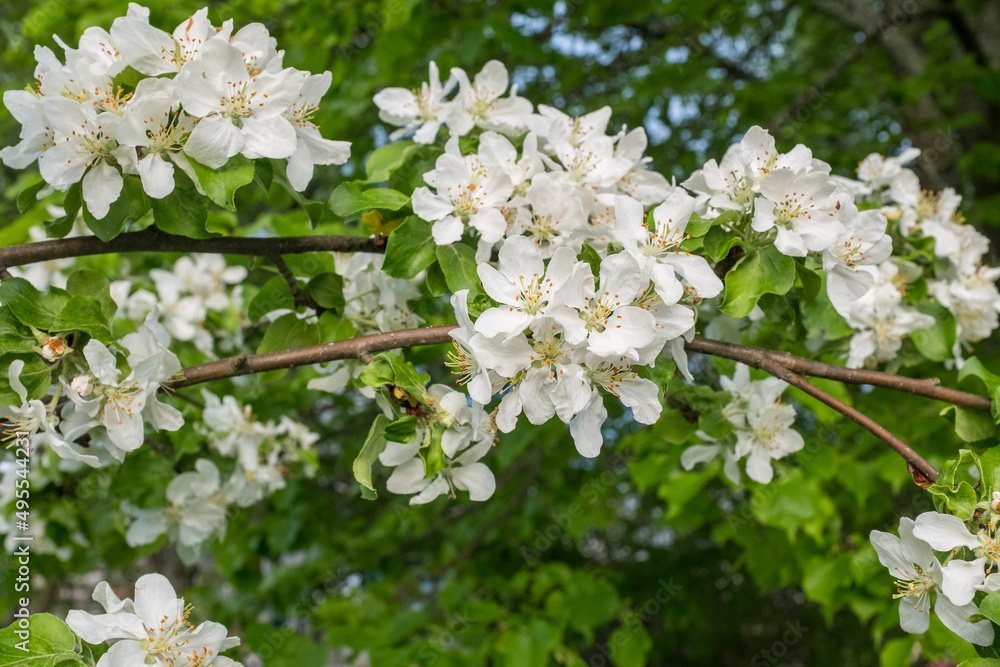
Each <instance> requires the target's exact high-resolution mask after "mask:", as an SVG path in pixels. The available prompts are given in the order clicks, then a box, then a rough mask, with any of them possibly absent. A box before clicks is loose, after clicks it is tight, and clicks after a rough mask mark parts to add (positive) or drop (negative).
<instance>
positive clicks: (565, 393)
mask: <svg viewBox="0 0 1000 667" xmlns="http://www.w3.org/2000/svg"><path fill="white" fill-rule="evenodd" d="M679 196H683V195H682V194H680V195H679ZM615 207H616V210H617V215H616V221H617V225H616V227H615V228H614V231H613V233H614V234H616V235H617V237H619V238H621V239H622V245H623V246H625V248H626V250H624V251H623V252H620V253H617V254H614V255H609V256H607V257H605V258H604V259H602V260H601V262H600V267H599V272H598V273H599V275H598V276H596V277H595V276H594V273H593V269H592V267H591V265H590V264H588V263H586V262H583V261H579V260H578V259H577V256H576V252H575V251H574V250H572V249H571V248H569V247H562V248H558V249H556V250H555V252H553V253H552V256H551V257H550V258H549V259H548V264H546V263H545V262H546V260H545V256H544V253H543V252H542V250H541V249H540V248H539V247H538V246H537V245H536V244H535V243H534V242H532V241H531V240H530V239H528V238H526V237H523V236H512V237H510V238H508V239H507V240H506V241H505V242H504V243H503V245H502V246H501V247H500V253H499V266H498V268H494V267H493V266H492V265H491V264H489V263H487V262H483V263H481V264H479V267H478V271H479V277H480V279H481V280H482V283H483V289H484V290H485V292H486V294H488V295H489V296H490V297H491V298H492V299H493V300H494V301H496V302H497V303H498V304H499V305H497V306H496V307H493V308H489V309H487V310H486V311H484V312H483V313H481V314H480V315H479V316H478V317H477V318H476V319H475V321H473V320H472V318H471V317H470V315H469V310H468V305H467V297H468V294H467V292H466V291H465V290H462V291H459V292H457V293H456V294H455V295H454V297H453V299H452V305H453V306H454V308H455V313H456V316H457V318H458V324H459V327H458V328H457V329H455V330H454V331H453V332H452V337H453V338H454V340H455V342H456V352H455V353H454V355H453V358H452V361H451V365H452V366H453V368H454V369H455V370H456V372H458V373H459V374H460V381H461V382H462V383H465V384H467V385H468V389H469V395H470V396H471V398H472V400H473V401H476V402H478V403H481V404H484V405H485V404H487V403H489V402H491V401H492V399H493V397H494V395H499V398H500V403H499V406H498V409H497V417H496V422H497V426H498V427H499V429H500V430H501V431H502V432H505V433H506V432H509V431H511V430H512V429H513V428H514V426H515V425H516V424H517V418H518V416H519V415H520V414H521V413H522V412H523V413H524V415H525V417H527V419H528V421H529V422H531V423H532V424H543V423H545V422H546V421H548V420H549V419H551V418H552V417H553V416H556V417H558V418H559V419H560V420H561V421H563V422H564V423H566V424H569V427H570V433H571V434H572V436H573V439H574V442H575V443H576V448H577V450H578V451H579V452H580V453H581V454H582V455H584V456H588V457H593V456H596V455H597V453H598V452H599V451H600V448H601V444H602V443H603V436H602V434H601V426H602V424H603V422H604V420H605V419H606V418H607V410H606V409H605V407H604V402H603V398H602V393H601V392H605V393H608V394H611V395H614V396H616V397H618V398H619V399H620V400H621V401H622V403H623V404H624V405H625V406H627V407H629V408H631V409H632V414H633V416H634V417H635V419H636V420H637V421H639V422H641V423H644V424H652V423H654V422H655V421H656V420H657V418H658V417H659V415H660V411H661V405H660V402H659V397H658V389H657V387H656V384H655V383H653V382H652V381H651V380H649V379H646V378H644V377H642V376H640V375H639V374H638V372H637V371H638V370H639V369H640V368H641V367H644V366H653V365H654V364H655V362H656V359H657V357H658V356H659V355H660V352H661V351H662V350H663V349H664V348H665V347H667V346H668V344H669V343H670V342H671V341H677V340H678V339H680V338H681V337H682V336H683V335H684V334H685V333H687V332H688V331H690V330H691V329H692V327H693V326H694V322H695V315H694V312H693V310H692V308H691V307H689V306H687V305H683V304H681V303H679V301H680V299H681V297H682V296H684V294H685V290H684V288H683V286H682V284H681V281H680V279H679V277H678V273H679V274H680V275H681V276H688V275H690V276H692V277H693V279H694V280H695V282H697V281H698V278H706V279H707V278H708V276H711V277H712V278H714V280H715V282H714V283H706V285H708V286H709V293H706V294H704V296H714V295H715V294H718V292H719V291H720V290H721V288H722V285H721V282H719V281H718V278H715V276H714V274H712V272H711V270H710V269H709V267H708V263H707V262H706V261H705V259H704V258H701V257H695V256H689V255H687V254H685V253H675V255H674V256H671V257H667V258H666V259H665V261H661V258H658V257H657V256H656V255H646V254H645V253H643V252H642V251H641V250H640V248H644V247H654V248H655V246H656V242H655V241H653V242H652V244H650V240H651V239H654V238H656V237H659V236H662V237H664V238H669V237H671V236H672V235H674V234H677V233H679V234H683V228H684V225H685V224H686V222H687V218H686V217H685V216H683V215H681V216H678V215H677V213H676V211H677V210H678V206H677V204H676V202H674V201H671V200H668V202H666V203H665V204H663V205H662V206H660V207H659V208H657V210H656V211H654V214H653V218H654V220H655V221H656V223H655V224H656V228H655V229H653V230H652V231H651V230H650V225H649V224H648V223H644V222H643V215H642V205H641V204H640V203H638V202H636V201H635V200H632V199H631V198H628V197H623V196H620V197H618V198H617V199H616V202H615ZM687 214H688V215H690V210H687ZM678 230H679V232H678ZM647 244H650V245H647ZM630 250H631V251H630ZM636 255H638V257H637V256H636ZM679 256H683V260H684V261H683V262H678V263H676V264H675V263H671V261H670V260H672V259H674V258H675V257H679ZM695 276H697V277H695Z"/></svg>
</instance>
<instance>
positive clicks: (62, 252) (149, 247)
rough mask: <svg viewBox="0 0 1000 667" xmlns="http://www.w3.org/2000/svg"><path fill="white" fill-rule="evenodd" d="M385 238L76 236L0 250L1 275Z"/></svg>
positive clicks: (284, 251)
mask: <svg viewBox="0 0 1000 667" xmlns="http://www.w3.org/2000/svg"><path fill="white" fill-rule="evenodd" d="M384 250H385V239H373V238H368V237H363V236H342V235H316V236H282V237H275V238H241V237H229V236H226V237H218V238H209V239H192V238H188V237H186V236H178V235H176V234H168V233H166V232H164V231H161V230H160V229H159V228H157V227H148V228H146V229H144V230H142V231H139V232H128V233H125V234H120V235H118V236H116V237H115V238H113V239H112V240H110V241H102V240H101V239H99V238H97V237H96V236H76V237H72V238H66V239H52V240H49V241H37V242H35V243H23V244H21V245H15V246H10V247H9V248H0V271H5V270H6V269H8V268H10V267H12V266H21V265H23V264H34V263H36V262H46V261H49V260H52V259H65V258H67V257H85V256H88V255H106V254H121V253H128V252H207V253H218V254H224V255H253V256H258V257H275V256H281V255H294V254H299V253H305V252H323V251H328V252H383V251H384Z"/></svg>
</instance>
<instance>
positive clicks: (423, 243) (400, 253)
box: [382, 215, 437, 279]
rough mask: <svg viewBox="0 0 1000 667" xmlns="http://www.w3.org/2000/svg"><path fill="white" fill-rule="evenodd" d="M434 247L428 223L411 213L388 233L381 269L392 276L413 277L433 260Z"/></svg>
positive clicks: (435, 245)
mask: <svg viewBox="0 0 1000 667" xmlns="http://www.w3.org/2000/svg"><path fill="white" fill-rule="evenodd" d="M436 248H437V244H436V243H434V237H433V236H431V227H430V225H428V224H427V223H426V222H424V221H423V220H421V219H420V218H418V217H417V216H415V215H411V216H410V217H408V218H407V219H406V220H405V221H404V222H403V224H402V225H400V226H399V228H397V229H396V230H395V231H393V232H392V233H391V234H389V240H388V242H387V243H386V246H385V261H384V262H383V264H382V270H383V271H385V272H386V273H388V274H389V275H390V276H392V277H393V278H406V279H410V278H413V277H414V276H416V275H417V274H418V273H420V272H421V271H423V270H424V269H426V268H427V267H428V266H430V265H431V263H432V262H434V260H435V258H436V255H435V250H436Z"/></svg>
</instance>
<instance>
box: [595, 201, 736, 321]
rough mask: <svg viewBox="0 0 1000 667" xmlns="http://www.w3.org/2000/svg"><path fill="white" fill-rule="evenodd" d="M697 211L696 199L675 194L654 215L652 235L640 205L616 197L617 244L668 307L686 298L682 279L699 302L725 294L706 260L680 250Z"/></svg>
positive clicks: (657, 208) (615, 234)
mask: <svg viewBox="0 0 1000 667" xmlns="http://www.w3.org/2000/svg"><path fill="white" fill-rule="evenodd" d="M694 208H695V199H694V197H691V196H690V195H688V194H687V193H685V192H684V191H682V190H676V191H674V192H673V193H672V194H671V195H670V196H669V197H668V198H667V200H666V201H665V202H663V203H662V204H661V205H660V206H658V207H656V209H655V210H654V211H653V220H654V222H655V228H654V229H653V230H652V231H650V229H649V224H648V223H646V222H644V220H643V219H644V217H645V214H644V213H643V212H642V205H641V204H640V203H639V202H638V201H636V200H634V199H632V198H631V197H622V196H619V197H615V229H614V231H613V234H614V237H615V240H617V241H618V242H619V243H621V244H622V247H623V248H624V249H625V252H627V253H628V254H629V255H631V256H632V257H633V258H635V260H636V261H637V262H638V263H639V267H640V270H641V272H642V275H644V276H649V277H650V278H651V279H652V281H653V285H655V287H656V293H657V294H658V295H659V296H660V298H661V299H663V301H664V302H665V303H676V302H677V301H679V300H680V298H681V297H682V296H683V293H684V286H683V284H682V283H681V279H683V280H685V281H686V282H687V283H688V284H689V285H691V287H692V289H693V290H694V292H695V294H697V295H698V296H699V297H700V298H709V297H713V296H716V295H718V294H719V293H720V292H721V291H722V281H721V280H719V278H718V276H716V275H715V272H714V271H712V267H710V266H709V265H708V261H707V260H705V258H704V257H700V256H698V255H692V254H691V253H689V252H685V251H683V250H680V244H681V242H682V241H684V239H685V230H686V229H687V224H688V221H689V220H690V218H691V213H692V212H693V211H694ZM678 276H679V278H678Z"/></svg>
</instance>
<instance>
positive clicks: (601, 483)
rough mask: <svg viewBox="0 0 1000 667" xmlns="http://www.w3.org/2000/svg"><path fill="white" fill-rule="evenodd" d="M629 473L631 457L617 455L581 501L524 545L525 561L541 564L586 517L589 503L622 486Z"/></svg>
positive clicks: (585, 487) (583, 490)
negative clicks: (614, 487)
mask: <svg viewBox="0 0 1000 667" xmlns="http://www.w3.org/2000/svg"><path fill="white" fill-rule="evenodd" d="M626 472H628V458H627V457H626V456H625V455H623V454H616V455H615V457H614V458H613V459H612V460H611V467H610V469H605V470H604V471H603V472H602V473H601V474H600V475H599V476H597V477H596V478H595V479H591V480H590V481H588V482H587V483H586V484H584V485H583V486H581V487H580V499H579V500H574V501H573V502H572V503H570V505H569V507H567V508H566V509H565V510H562V511H560V512H557V513H555V514H553V515H552V523H550V524H549V525H548V526H546V527H545V528H544V530H543V529H541V528H539V529H536V530H535V539H534V541H533V542H532V543H531V544H530V545H528V544H522V545H521V549H520V552H521V555H522V556H524V560H525V561H527V562H528V564H529V565H530V564H533V563H535V562H537V561H538V557H539V556H541V555H542V553H544V552H545V551H548V550H549V549H551V548H552V545H554V544H555V543H556V541H557V540H559V539H560V538H561V537H562V536H563V534H564V533H566V531H567V530H569V525H570V523H571V522H572V521H573V520H574V519H578V518H580V517H581V516H583V514H584V512H585V511H586V507H587V505H588V504H589V502H590V501H591V500H593V499H595V498H599V497H602V496H604V495H606V492H607V491H608V489H610V488H611V487H612V486H615V485H616V484H618V482H620V481H621V480H622V476H623V475H624V474H625V473H626Z"/></svg>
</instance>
